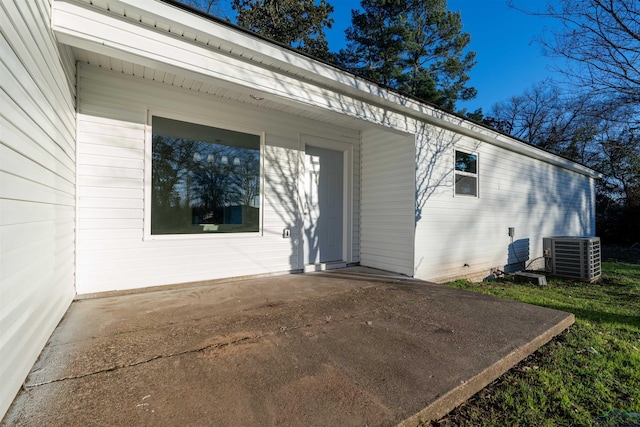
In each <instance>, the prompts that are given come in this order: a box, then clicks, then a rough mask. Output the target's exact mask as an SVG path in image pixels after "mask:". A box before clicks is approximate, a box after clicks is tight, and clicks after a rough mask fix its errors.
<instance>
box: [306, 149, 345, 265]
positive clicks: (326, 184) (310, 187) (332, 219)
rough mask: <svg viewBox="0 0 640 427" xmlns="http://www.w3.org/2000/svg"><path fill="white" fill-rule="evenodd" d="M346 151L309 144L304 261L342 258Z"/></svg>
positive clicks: (311, 262) (307, 262)
mask: <svg viewBox="0 0 640 427" xmlns="http://www.w3.org/2000/svg"><path fill="white" fill-rule="evenodd" d="M343 155H344V154H343V152H342V151H335V150H328V149H324V148H318V147H312V146H307V147H306V153H305V187H304V189H305V191H304V192H305V194H304V197H305V201H304V211H305V212H304V213H305V216H304V237H303V238H304V260H305V264H317V263H320V262H331V261H341V260H342V247H343V240H342V239H343V230H342V223H343V215H344V209H343V165H344V161H343Z"/></svg>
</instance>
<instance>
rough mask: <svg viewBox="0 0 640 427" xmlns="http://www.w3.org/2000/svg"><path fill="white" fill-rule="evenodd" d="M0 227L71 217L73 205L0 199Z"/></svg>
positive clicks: (72, 215)
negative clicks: (0, 217)
mask: <svg viewBox="0 0 640 427" xmlns="http://www.w3.org/2000/svg"><path fill="white" fill-rule="evenodd" d="M0 212H2V225H1V226H2V227H5V226H8V225H16V224H30V223H34V222H50V221H54V220H56V219H57V218H73V217H74V215H75V211H74V207H73V206H64V205H52V204H45V203H31V202H28V201H24V200H9V199H0Z"/></svg>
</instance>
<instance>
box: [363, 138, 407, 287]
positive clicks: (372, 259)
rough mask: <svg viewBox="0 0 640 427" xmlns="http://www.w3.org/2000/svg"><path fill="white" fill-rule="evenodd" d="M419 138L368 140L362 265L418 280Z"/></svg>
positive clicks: (366, 144)
mask: <svg viewBox="0 0 640 427" xmlns="http://www.w3.org/2000/svg"><path fill="white" fill-rule="evenodd" d="M414 165H415V158H414V151H413V139H412V138H410V137H408V136H402V135H397V134H391V133H389V132H382V131H368V132H364V133H363V135H362V154H361V180H362V187H361V195H362V196H361V201H360V208H361V213H360V223H359V236H360V241H359V250H360V262H361V264H362V265H365V266H370V267H375V268H381V269H384V270H389V271H394V272H398V273H402V274H406V275H413V232H414V229H413V225H414V222H415V212H414V197H415V173H414V170H415V166H414Z"/></svg>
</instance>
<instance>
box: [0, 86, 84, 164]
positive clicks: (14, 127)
mask: <svg viewBox="0 0 640 427" xmlns="http://www.w3.org/2000/svg"><path fill="white" fill-rule="evenodd" d="M0 105H5V106H6V108H3V109H2V110H0V125H1V126H2V136H0V138H2V142H3V144H4V145H6V146H8V147H9V148H11V149H12V150H14V151H16V152H18V153H22V154H24V155H25V156H26V157H29V158H31V159H32V160H34V161H35V162H37V163H39V164H43V165H50V164H51V163H52V162H57V163H62V164H64V165H65V166H66V167H67V168H68V169H69V170H71V171H73V170H75V166H74V161H75V160H74V159H75V154H70V153H69V152H70V151H72V149H71V147H70V146H69V148H68V149H67V150H64V149H63V148H62V147H61V145H58V143H56V141H55V139H54V138H53V136H51V135H48V134H46V133H45V132H44V131H43V130H42V128H40V127H39V126H37V125H36V124H35V123H34V122H33V121H32V119H31V118H30V117H29V115H28V114H27V113H26V112H24V111H22V110H21V109H19V107H18V106H17V105H16V104H14V101H13V100H12V99H11V98H8V97H7V96H6V94H5V92H4V91H2V90H0ZM25 140H29V141H30V143H29V144H25V143H24V141H25ZM47 162H49V163H47Z"/></svg>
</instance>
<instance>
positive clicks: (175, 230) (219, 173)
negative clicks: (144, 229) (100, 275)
mask: <svg viewBox="0 0 640 427" xmlns="http://www.w3.org/2000/svg"><path fill="white" fill-rule="evenodd" d="M152 130H153V131H152V135H153V136H152V140H151V152H152V155H151V158H152V160H151V184H152V188H151V234H152V235H163V234H203V233H244V232H257V231H259V227H260V136H258V135H252V134H247V133H241V132H235V131H231V130H226V129H219V128H215V127H210V126H204V125H199V124H194V123H187V122H182V121H178V120H172V119H167V118H163V117H155V116H154V117H153V118H152Z"/></svg>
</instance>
